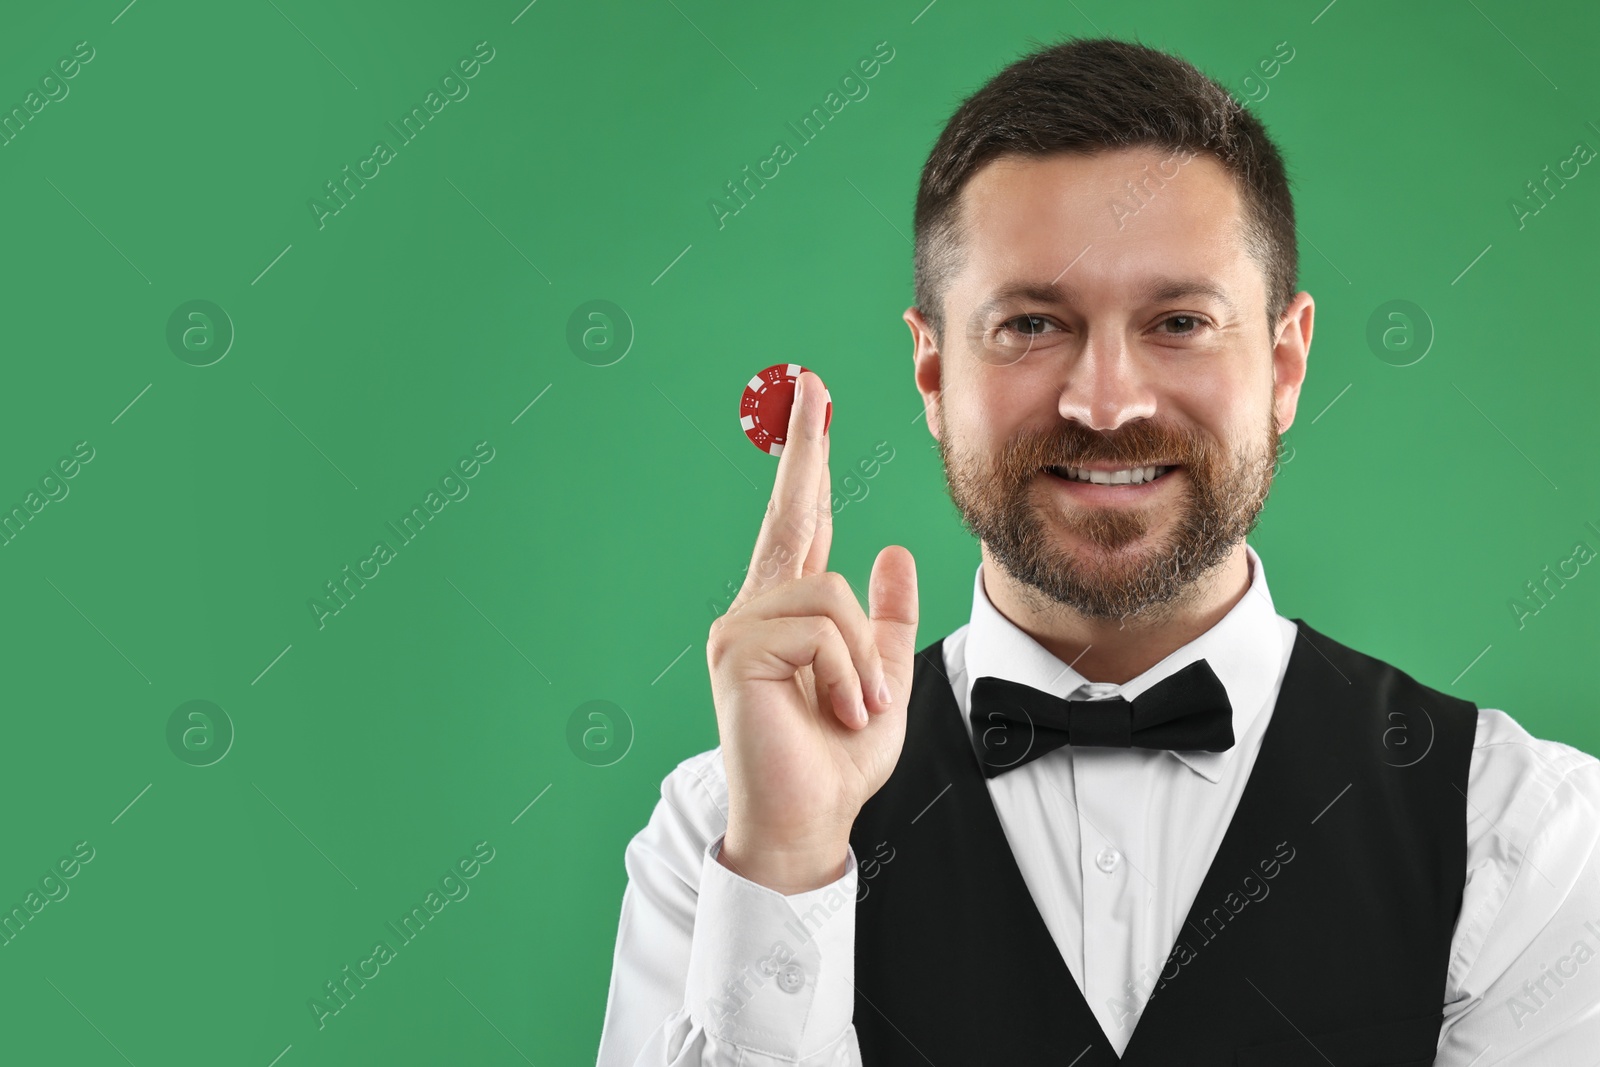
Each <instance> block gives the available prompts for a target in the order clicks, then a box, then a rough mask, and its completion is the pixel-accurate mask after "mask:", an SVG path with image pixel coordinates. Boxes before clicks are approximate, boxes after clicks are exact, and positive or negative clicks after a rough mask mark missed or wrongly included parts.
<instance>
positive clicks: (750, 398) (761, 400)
mask: <svg viewBox="0 0 1600 1067" xmlns="http://www.w3.org/2000/svg"><path fill="white" fill-rule="evenodd" d="M808 369H809V368H807V367H802V366H800V364H798V363H775V364H773V365H772V366H770V367H768V368H767V369H766V370H764V371H762V372H761V373H760V374H758V375H756V376H755V377H754V378H751V379H750V384H748V385H746V386H745V387H744V396H743V397H742V398H741V399H740V401H739V425H740V426H742V427H743V428H744V435H745V436H746V437H748V438H750V443H751V444H753V445H755V446H756V447H757V448H759V449H761V451H763V452H767V453H770V454H771V455H774V456H781V455H783V441H784V437H785V435H786V434H787V433H788V431H789V411H790V409H791V408H793V407H794V383H795V381H796V380H797V379H799V377H800V372H801V371H803V370H808ZM812 373H813V374H815V373H816V372H815V371H812ZM822 395H823V397H825V398H826V399H827V401H828V406H827V407H826V408H825V409H824V412H823V416H822V432H823V433H827V432H828V423H830V422H832V421H833V398H832V397H830V396H828V388H827V386H823V388H822Z"/></svg>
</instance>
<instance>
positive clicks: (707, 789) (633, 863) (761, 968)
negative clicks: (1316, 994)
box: [599, 545, 1600, 1067]
mask: <svg viewBox="0 0 1600 1067" xmlns="http://www.w3.org/2000/svg"><path fill="white" fill-rule="evenodd" d="M1246 554H1247V556H1248V558H1249V563H1250V576H1251V579H1250V589H1249V591H1248V592H1247V593H1246V594H1245V596H1244V597H1243V598H1242V599H1241V600H1240V601H1239V602H1238V603H1237V604H1235V605H1234V606H1233V608H1232V609H1231V610H1230V611H1229V612H1228V613H1227V615H1225V616H1224V617H1223V618H1222V619H1221V621H1219V622H1218V623H1217V624H1216V625H1215V626H1213V627H1212V628H1211V629H1209V630H1207V631H1206V632H1205V633H1203V634H1201V635H1200V636H1199V637H1197V638H1195V639H1194V640H1193V641H1191V642H1190V643H1189V644H1187V645H1184V646H1183V647H1182V648H1179V649H1178V650H1176V651H1175V652H1173V653H1172V654H1171V655H1169V656H1167V657H1166V658H1165V659H1163V660H1162V661H1161V662H1160V663H1157V664H1156V665H1154V666H1153V667H1151V668H1150V669H1149V670H1147V671H1145V672H1144V673H1142V674H1140V675H1139V676H1138V677H1137V678H1134V679H1132V680H1131V681H1129V682H1127V683H1126V684H1123V685H1113V684H1109V683H1092V682H1088V681H1087V680H1086V679H1084V678H1083V677H1082V676H1081V675H1079V674H1078V673H1077V672H1076V671H1074V670H1073V669H1072V668H1071V667H1069V666H1067V665H1066V664H1064V663H1063V662H1062V661H1061V660H1059V659H1057V658H1056V657H1055V656H1054V655H1052V654H1051V653H1049V652H1047V651H1046V650H1045V649H1044V648H1043V647H1041V646H1040V645H1039V644H1038V643H1037V642H1036V641H1034V640H1033V639H1032V638H1031V637H1029V636H1028V635H1027V634H1025V633H1023V632H1022V631H1021V630H1019V629H1018V628H1017V627H1016V626H1015V625H1014V624H1013V623H1012V622H1011V621H1010V620H1008V619H1006V618H1005V617H1004V616H1003V615H1001V614H1000V612H999V611H998V610H997V609H996V608H995V607H994V605H993V604H992V603H991V602H990V601H989V598H988V595H987V594H986V593H985V591H984V587H983V569H982V567H981V566H980V567H979V568H978V570H977V574H976V575H975V577H974V579H973V596H972V617H971V621H970V622H968V623H967V624H966V625H964V626H962V627H961V628H960V629H958V630H956V631H955V632H954V633H952V634H951V635H950V636H949V637H947V638H946V640H945V642H944V659H945V666H946V669H947V675H948V677H949V680H950V684H951V686H952V688H953V689H954V695H955V698H956V703H957V705H958V706H959V708H960V712H961V721H962V722H963V723H965V724H966V728H967V731H968V736H969V737H970V736H971V730H972V727H971V722H970V720H969V719H968V717H967V711H968V708H969V707H970V704H969V698H970V696H971V692H972V683H973V682H974V681H975V680H976V679H977V678H979V677H982V676H984V675H993V676H995V677H1000V678H1007V679H1012V680H1015V681H1019V682H1023V683H1026V684H1028V685H1032V686H1034V687H1036V688H1038V689H1042V690H1044V691H1046V692H1050V693H1053V694H1055V695H1057V696H1062V697H1074V698H1078V699H1084V698H1091V697H1100V696H1105V695H1113V694H1120V695H1121V696H1124V697H1127V698H1128V699H1130V700H1131V699H1133V698H1134V697H1137V696H1138V695H1139V694H1140V693H1142V692H1144V691H1145V690H1146V689H1148V688H1150V686H1152V685H1154V684H1155V683H1157V682H1159V681H1161V680H1162V679H1163V678H1166V677H1167V676H1169V675H1171V674H1174V673H1176V672H1177V671H1178V670H1180V669H1181V668H1183V667H1185V666H1187V665H1189V664H1190V663H1192V662H1194V661H1195V660H1197V659H1201V658H1204V659H1206V660H1207V661H1208V662H1209V663H1210V664H1211V667H1212V669H1213V670H1214V671H1215V672H1216V675H1217V677H1218V678H1219V679H1220V680H1221V682H1222V684H1223V686H1224V687H1225V688H1226V689H1227V692H1228V699H1229V702H1230V703H1231V704H1232V705H1233V729H1234V736H1235V737H1236V738H1237V741H1236V743H1235V744H1234V746H1233V747H1232V748H1230V749H1228V750H1227V751H1225V752H1183V753H1179V752H1173V751H1167V750H1162V749H1140V748H1098V747H1075V746H1072V745H1065V746H1062V747H1061V748H1058V749H1056V750H1055V751H1053V752H1050V753H1049V754H1047V755H1045V756H1042V757H1039V758H1037V759H1035V760H1032V761H1031V762H1029V763H1027V764H1024V765H1023V766H1021V767H1017V768H1015V769H1013V770H1009V771H1007V772H1006V773H1004V774H1001V775H998V776H996V777H994V778H990V779H987V781H988V786H989V794H990V796H991V797H992V798H993V800H994V805H995V810H996V812H997V813H998V814H999V818H1000V824H1001V826H1002V827H1003V828H1004V830H1005V834H1006V839H1007V841H1008V842H1009V843H1010V845H1011V849H1012V852H1013V853H1014V854H1015V855H1016V859H1017V865H1018V866H1019V867H1020V868H1021V871H1022V876H1023V879H1024V880H1025V881H1026V883H1027V886H1028V890H1029V892H1030V893H1031V894H1032V897H1033V900H1034V903H1035V904H1036V905H1037V906H1038V909H1039V913H1040V915H1041V916H1043V918H1044V922H1045V926H1046V927H1048V929H1049V931H1050V935H1051V937H1052V939H1053V940H1054V941H1055V944H1056V947H1057V948H1058V949H1059V950H1060V952H1061V956H1062V958H1063V959H1064V960H1065V961H1066V964H1067V967H1068V968H1069V969H1070V970H1071V972H1072V977H1073V978H1074V979H1075V980H1076V981H1077V983H1078V988H1079V989H1081V990H1082V991H1083V995H1084V999H1085V1000H1086V1001H1087V1002H1088V1005H1089V1007H1090V1009H1091V1010H1093V1012H1094V1014H1095V1017H1096V1018H1097V1019H1098V1020H1099V1022H1100V1026H1101V1029H1102V1030H1104V1031H1105V1034H1106V1037H1107V1038H1108V1039H1109V1040H1110V1042H1111V1045H1112V1047H1113V1048H1115V1049H1116V1051H1117V1053H1118V1055H1121V1053H1122V1051H1123V1049H1124V1048H1125V1047H1126V1046H1127V1044H1128V1041H1129V1039H1130V1038H1131V1037H1132V1034H1133V1027H1134V1025H1135V1024H1136V1023H1137V1022H1138V1019H1139V1015H1140V1013H1141V1011H1142V1010H1143V1007H1144V1004H1145V1001H1146V999H1147V998H1148V996H1149V994H1150V992H1151V989H1152V987H1153V984H1154V980H1155V978H1156V977H1157V976H1158V975H1159V974H1160V972H1161V968H1162V965H1163V964H1164V963H1165V962H1166V959H1167V956H1168V953H1169V952H1170V951H1171V949H1172V946H1173V942H1174V940H1175V938H1176V937H1177V934H1178V930H1179V927H1180V926H1181V925H1182V924H1183V922H1184V920H1185V919H1186V918H1187V916H1188V912H1189V908H1190V905H1191V904H1192V903H1193V902H1194V897H1195V894H1196V893H1197V892H1198V891H1199V888H1200V882H1201V880H1202V879H1203V878H1204V877H1205V874H1206V871H1207V869H1208V868H1209V867H1210V865H1211V860H1212V858H1213V856H1214V855H1215V854H1216V851H1217V847H1218V845H1219V844H1220V843H1221V840H1222V835H1223V833H1224V831H1225V830H1226V829H1227V827H1228V823H1229V821H1230V820H1231V819H1232V817H1233V812H1234V808H1235V807H1236V806H1237V804H1238V801H1239V796H1240V794H1241V793H1242V791H1243V790H1244V786H1245V781H1246V780H1247V779H1248V777H1249V775H1250V769H1251V767H1252V766H1253V765H1254V763H1255V758H1256V753H1257V752H1258V751H1259V750H1260V746H1261V738H1262V734H1263V732H1264V731H1265V729H1266V726H1267V723H1268V722H1269V721H1270V719H1271V717H1272V709H1273V707H1274V705H1275V704H1276V702H1277V697H1278V689H1279V685H1280V684H1281V682H1282V680H1283V675H1284V671H1285V669H1286V667H1287V666H1288V662H1289V653H1290V651H1291V649H1292V648H1293V645H1294V639H1295V633H1296V631H1295V625H1294V623H1293V622H1291V621H1290V620H1289V619H1286V618H1284V617H1283V616H1281V615H1279V614H1278V613H1277V611H1276V610H1275V609H1274V607H1273V603H1272V597H1271V594H1270V593H1268V591H1267V581H1266V573H1265V569H1264V568H1263V566H1262V563H1261V558H1260V557H1259V556H1258V555H1257V554H1256V552H1255V549H1254V548H1253V547H1250V546H1248V545H1247V546H1246ZM1329 636H1333V637H1335V638H1336V639H1337V635H1331V634H1330V635H1329ZM924 643H926V642H924ZM1402 669H1403V668H1402ZM1130 798H1138V803H1129V800H1130ZM1335 803H1337V801H1335ZM727 813H728V785H727V778H726V773H725V770H724V767H723V762H722V752H721V749H720V748H716V749H712V750H711V751H709V752H703V753H700V754H699V755H697V756H694V757H692V758H690V759H687V760H684V761H683V762H682V763H680V764H679V765H678V766H677V767H676V768H675V769H674V770H673V771H672V772H671V773H670V774H669V775H668V776H667V778H666V780H665V781H664V782H662V785H661V801H660V803H658V804H657V805H656V807H655V811H654V812H653V813H652V815H651V817H650V821H649V823H648V825H646V826H645V828H644V829H642V830H641V831H639V833H638V834H637V835H636V836H635V837H634V838H633V840H632V841H631V842H630V843H629V845H628V848H627V851H626V854H625V856H624V861H623V862H624V865H625V866H626V868H627V872H628V884H627V888H626V889H625V890H624V892H623V896H622V910H621V919H620V922H619V924H618V930H617V942H616V951H615V955H614V958H613V961H612V974H611V987H610V991H609V995H608V998H607V1005H606V1017H605V1026H604V1029H603V1031H602V1034H601V1038H600V1055H599V1067H693V1065H700V1067H769V1065H778V1064H793V1063H803V1064H807V1065H816V1064H833V1065H849V1067H859V1065H860V1063H861V1057H860V1051H859V1049H858V1047H857V1044H856V1035H855V1028H854V1026H853V1025H852V1024H851V1016H852V1014H853V1012H854V1008H855V994H854V984H853V982H854V977H855V963H854V952H855V903H856V899H857V895H858V893H863V894H864V893H867V892H870V891H871V877H872V874H873V872H874V862H873V860H872V858H871V857H868V858H866V859H865V860H863V862H862V864H860V865H859V866H858V863H857V857H856V855H855V852H854V850H853V849H852V850H851V851H850V852H849V855H848V858H847V860H846V869H845V873H844V875H843V877H841V878H840V879H839V880H838V881H837V882H834V883H831V884H830V885H827V886H823V887H822V888H820V889H815V890H811V891H809V892H806V893H798V894H793V895H788V896H785V895H784V894H781V893H778V892H776V891H774V890H771V889H768V888H766V887H764V886H761V885H758V884H756V883H754V882H751V881H749V880H747V879H745V878H742V877H740V876H739V875H738V874H735V873H734V872H733V871H730V870H728V869H727V868H726V867H724V866H722V864H721V863H719V862H717V859H716V853H717V850H718V849H719V848H720V847H721V845H722V835H723V832H724V831H725V830H726V828H727V821H728V815H727ZM1466 833H1467V869H1466V885H1465V890H1464V893H1463V899H1462V904H1461V912H1460V916H1459V918H1458V919H1457V922H1456V928H1455V934H1454V938H1453V940H1452V943H1451V949H1450V963H1449V971H1448V976H1447V979H1446V983H1445V990H1444V1003H1443V1009H1444V1024H1443V1026H1442V1027H1441V1030H1440V1039H1439V1055H1438V1058H1437V1060H1436V1061H1435V1064H1436V1067H1468V1065H1469V1064H1470V1065H1471V1067H1491V1065H1493V1064H1502V1063H1503V1064H1515V1065H1534V1064H1537V1065H1539V1067H1555V1065H1565V1064H1573V1065H1580V1064H1581V1065H1582V1067H1593V1065H1594V1064H1595V1062H1596V1060H1600V761H1597V760H1596V759H1595V758H1594V757H1592V756H1589V755H1587V754H1585V753H1583V752H1580V751H1578V750H1577V749H1574V748H1572V747H1570V746H1568V745H1564V744H1561V743H1559V742H1555V741H1545V740H1540V739H1538V738H1534V737H1531V736H1529V734H1528V733H1527V731H1525V730H1524V729H1523V728H1522V727H1521V726H1519V725H1517V723H1516V721H1515V720H1513V719H1512V718H1511V717H1510V716H1509V715H1507V714H1506V713H1505V712H1503V711H1497V710H1493V709H1482V710H1480V713H1479V716H1478V725H1477V736H1476V739H1475V741H1474V744H1473V750H1472V759H1471V767H1470V772H1469V778H1468V783H1467V826H1466ZM886 858H887V861H888V862H893V860H892V856H891V857H886ZM863 875H864V876H863ZM802 914H804V915H806V916H808V920H807V921H806V922H804V923H802V922H801V921H800V918H799V917H800V916H801V915H802ZM819 916H820V917H823V919H825V921H820V922H819V921H818V917H819ZM929 936H930V937H936V936H937V931H929ZM1291 1021H1292V1020H1291Z"/></svg>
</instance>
